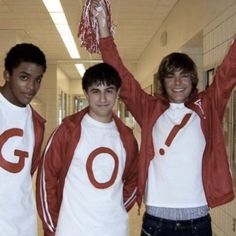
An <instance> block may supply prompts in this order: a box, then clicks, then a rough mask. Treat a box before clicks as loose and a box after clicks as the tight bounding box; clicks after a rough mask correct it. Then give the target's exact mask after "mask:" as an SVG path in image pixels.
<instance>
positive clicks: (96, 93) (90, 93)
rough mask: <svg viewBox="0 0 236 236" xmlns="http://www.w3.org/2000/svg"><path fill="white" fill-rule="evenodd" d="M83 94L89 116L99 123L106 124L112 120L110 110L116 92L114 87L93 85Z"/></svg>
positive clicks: (115, 97) (116, 94)
mask: <svg viewBox="0 0 236 236" xmlns="http://www.w3.org/2000/svg"><path fill="white" fill-rule="evenodd" d="M84 94H85V96H86V98H87V100H88V104H89V115H90V116H91V117H92V118H93V119H95V120H97V121H100V122H103V123H107V122H110V121H111V119H112V108H113V106H114V104H115V102H116V99H117V96H118V91H117V89H116V87H115V85H109V86H108V85H105V84H93V85H91V86H89V87H88V90H87V92H86V91H85V90H84Z"/></svg>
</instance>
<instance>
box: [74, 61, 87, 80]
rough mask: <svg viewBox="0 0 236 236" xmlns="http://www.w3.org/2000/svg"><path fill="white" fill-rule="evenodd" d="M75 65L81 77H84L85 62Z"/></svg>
mask: <svg viewBox="0 0 236 236" xmlns="http://www.w3.org/2000/svg"><path fill="white" fill-rule="evenodd" d="M75 67H76V68H77V70H78V71H79V73H80V75H81V77H83V75H84V72H85V68H84V65H83V64H75Z"/></svg>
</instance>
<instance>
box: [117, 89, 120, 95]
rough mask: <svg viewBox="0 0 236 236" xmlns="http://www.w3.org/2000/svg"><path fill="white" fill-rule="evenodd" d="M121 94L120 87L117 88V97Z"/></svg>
mask: <svg viewBox="0 0 236 236" xmlns="http://www.w3.org/2000/svg"><path fill="white" fill-rule="evenodd" d="M119 96H120V88H119V89H118V90H117V97H119Z"/></svg>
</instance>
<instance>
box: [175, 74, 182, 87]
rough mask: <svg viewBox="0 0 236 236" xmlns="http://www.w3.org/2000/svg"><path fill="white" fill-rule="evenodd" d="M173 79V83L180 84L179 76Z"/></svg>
mask: <svg viewBox="0 0 236 236" xmlns="http://www.w3.org/2000/svg"><path fill="white" fill-rule="evenodd" d="M174 80H175V84H177V85H178V84H181V77H180V76H175V78H174Z"/></svg>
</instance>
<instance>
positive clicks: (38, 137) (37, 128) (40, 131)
mask: <svg viewBox="0 0 236 236" xmlns="http://www.w3.org/2000/svg"><path fill="white" fill-rule="evenodd" d="M31 108H32V107H31ZM32 119H33V126H34V135H35V144H34V151H33V157H32V165H31V175H33V174H34V172H35V170H36V169H37V167H38V164H39V160H40V157H41V147H42V143H43V135H44V130H45V120H44V119H43V118H42V117H41V116H40V115H39V114H38V113H37V112H36V111H35V110H34V109H33V108H32Z"/></svg>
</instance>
